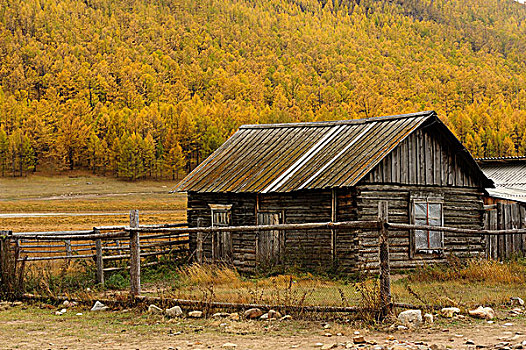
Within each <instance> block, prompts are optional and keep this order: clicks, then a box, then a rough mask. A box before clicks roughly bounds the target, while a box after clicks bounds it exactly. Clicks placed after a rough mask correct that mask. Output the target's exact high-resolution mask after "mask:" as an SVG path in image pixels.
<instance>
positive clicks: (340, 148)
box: [175, 111, 491, 193]
mask: <svg viewBox="0 0 526 350" xmlns="http://www.w3.org/2000/svg"><path fill="white" fill-rule="evenodd" d="M424 123H438V125H440V126H442V127H443V128H444V129H445V130H446V131H447V133H446V134H447V135H448V137H450V138H451V139H452V140H451V141H452V144H453V145H456V146H457V148H459V149H460V150H461V151H463V152H461V153H464V152H465V153H467V155H468V156H467V157H464V158H465V160H466V161H467V163H468V164H469V165H470V166H472V167H474V168H475V169H476V172H477V173H479V175H480V177H481V178H482V179H483V182H488V183H491V181H489V180H488V179H487V178H486V177H485V176H484V174H483V173H482V172H481V171H480V168H479V167H478V165H477V164H476V162H475V161H474V159H473V158H472V157H471V156H470V155H469V153H468V152H467V150H466V149H465V148H464V147H463V146H462V144H461V143H460V141H458V140H457V139H456V138H455V137H454V136H453V134H452V133H451V132H450V131H449V129H447V127H446V126H445V125H444V124H442V122H441V121H440V120H439V119H438V117H437V115H436V113H435V112H434V111H426V112H419V113H413V114H404V115H396V116H387V117H378V118H367V119H357V120H344V121H332V122H309V123H289V124H262V125H244V126H241V127H240V128H239V130H238V131H237V132H236V133H235V134H234V135H233V136H232V137H230V138H229V139H228V140H227V141H226V142H225V143H224V144H223V145H222V146H221V147H219V148H218V149H217V150H216V151H215V152H214V153H213V154H212V155H210V157H208V158H207V159H206V160H205V161H203V162H202V163H201V164H200V165H199V166H198V167H197V168H195V169H194V171H192V172H191V173H190V174H189V175H188V176H187V177H186V178H185V179H184V180H183V181H181V182H180V183H179V185H178V186H177V187H176V188H175V191H188V192H234V193H241V192H257V193H268V192H292V191H298V190H303V189H323V188H336V187H350V186H354V185H356V184H357V183H358V182H359V181H360V180H361V179H362V178H363V177H364V176H365V175H366V174H368V173H369V172H370V171H371V170H372V169H373V168H374V167H375V166H376V165H378V164H379V163H380V161H381V160H382V159H383V158H384V157H385V156H386V155H387V154H389V153H390V152H391V151H392V150H393V149H394V148H395V147H396V146H397V145H398V144H399V143H400V142H402V141H403V140H404V139H405V138H406V137H407V136H408V135H409V134H411V133H412V132H413V131H415V130H417V129H418V128H419V127H420V126H422V125H423V124H424Z"/></svg>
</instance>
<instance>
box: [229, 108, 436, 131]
mask: <svg viewBox="0 0 526 350" xmlns="http://www.w3.org/2000/svg"><path fill="white" fill-rule="evenodd" d="M433 115H436V112H435V111H432V110H431V111H422V112H415V113H408V114H397V115H387V116H381V117H370V118H362V119H350V120H332V121H317V122H298V123H276V124H246V125H241V126H240V127H239V129H273V128H297V127H327V126H337V125H359V124H365V123H372V122H382V121H389V120H394V119H405V118H416V117H431V116H433Z"/></svg>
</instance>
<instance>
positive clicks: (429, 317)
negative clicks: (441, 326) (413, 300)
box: [424, 314, 434, 324]
mask: <svg viewBox="0 0 526 350" xmlns="http://www.w3.org/2000/svg"><path fill="white" fill-rule="evenodd" d="M433 322H434V318H433V314H425V315H424V323H425V324H431V323H433Z"/></svg>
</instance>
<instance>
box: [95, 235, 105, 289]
mask: <svg viewBox="0 0 526 350" xmlns="http://www.w3.org/2000/svg"><path fill="white" fill-rule="evenodd" d="M93 233H94V234H98V233H99V230H98V229H96V228H94V229H93ZM95 262H96V265H97V283H100V284H104V259H103V257H102V239H100V238H98V239H96V240H95Z"/></svg>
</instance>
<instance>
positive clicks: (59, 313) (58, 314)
mask: <svg viewBox="0 0 526 350" xmlns="http://www.w3.org/2000/svg"><path fill="white" fill-rule="evenodd" d="M63 314H64V313H63V312H60V311H55V315H56V316H62V315H63Z"/></svg>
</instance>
